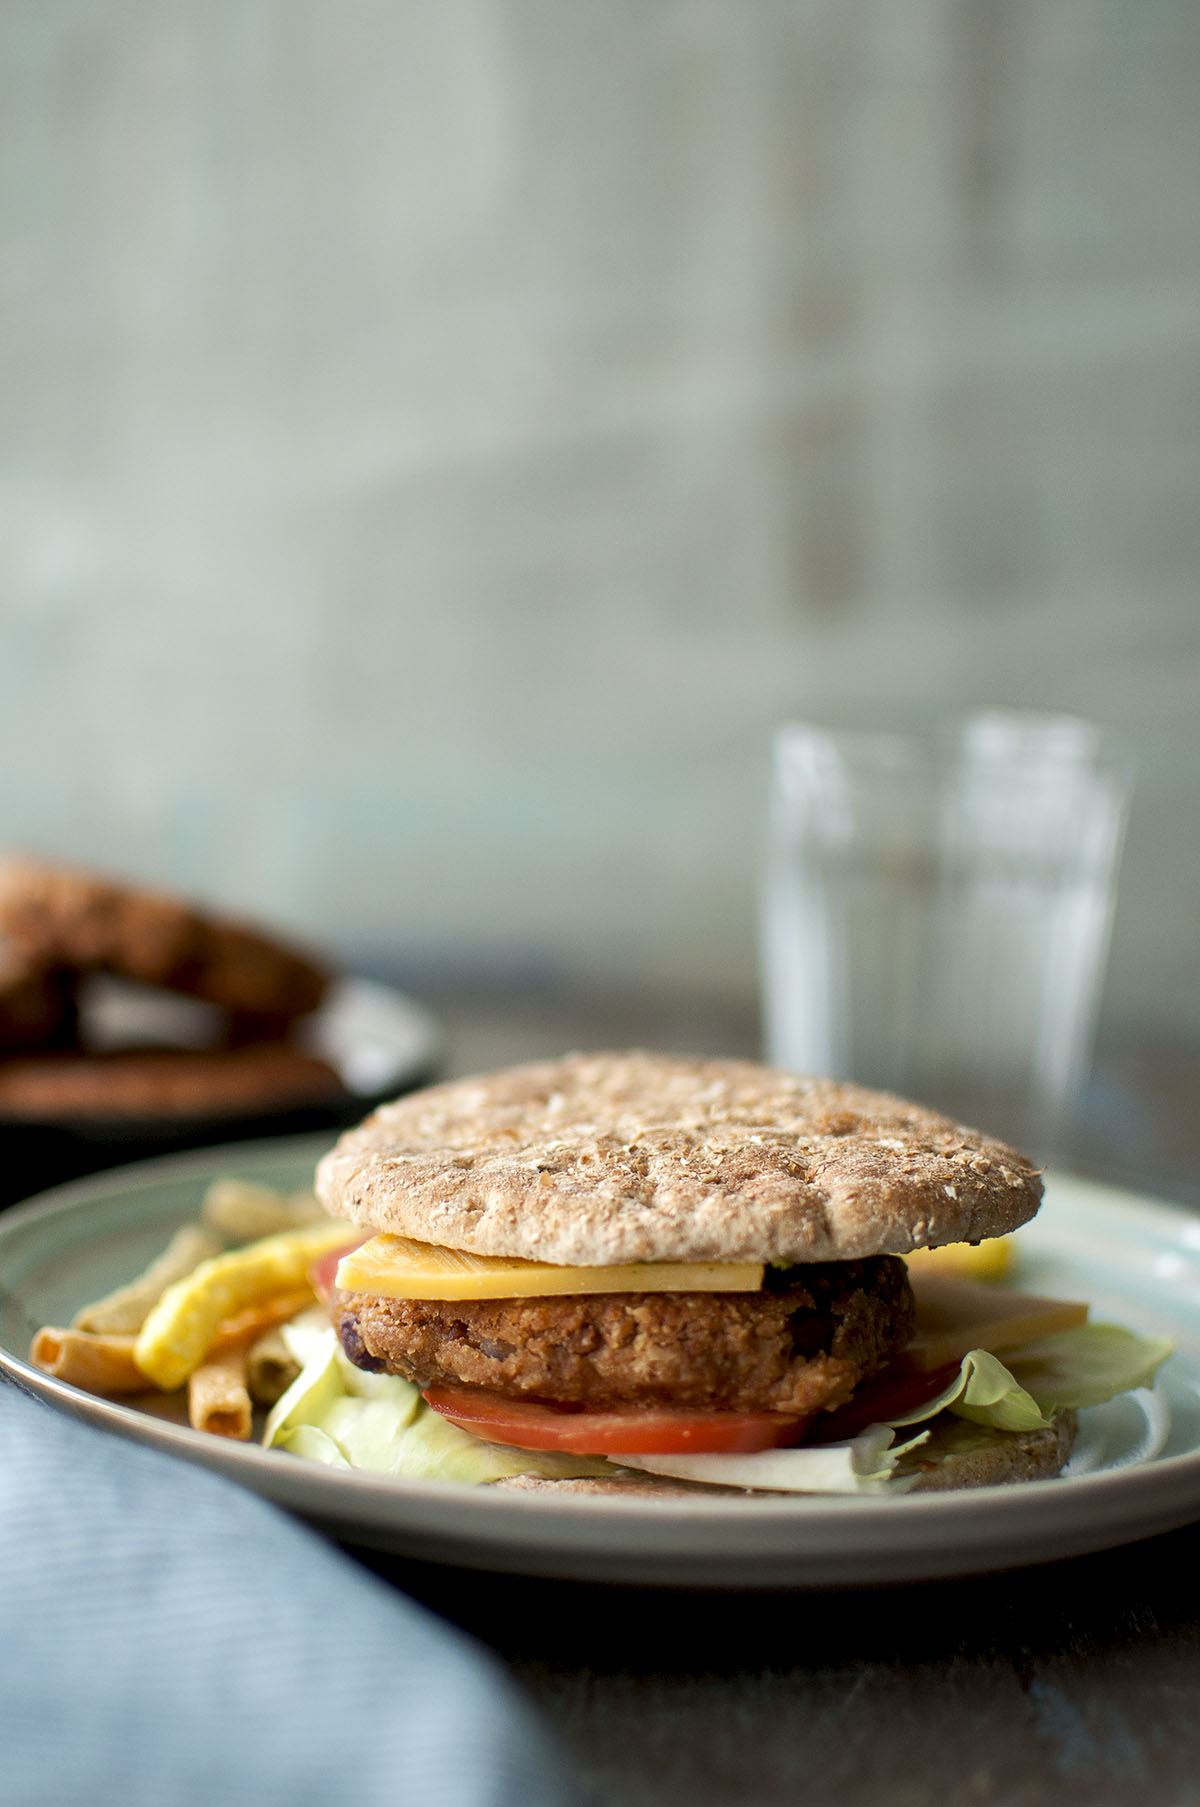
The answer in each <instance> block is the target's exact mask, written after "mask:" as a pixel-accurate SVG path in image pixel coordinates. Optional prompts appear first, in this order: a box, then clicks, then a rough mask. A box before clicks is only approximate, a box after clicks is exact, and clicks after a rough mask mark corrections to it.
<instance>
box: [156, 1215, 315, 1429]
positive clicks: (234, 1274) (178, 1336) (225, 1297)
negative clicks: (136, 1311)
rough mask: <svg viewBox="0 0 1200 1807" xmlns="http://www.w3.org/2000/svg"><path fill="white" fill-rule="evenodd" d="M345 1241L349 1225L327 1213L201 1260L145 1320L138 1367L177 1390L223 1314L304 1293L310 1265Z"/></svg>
mask: <svg viewBox="0 0 1200 1807" xmlns="http://www.w3.org/2000/svg"><path fill="white" fill-rule="evenodd" d="M346 1241H347V1231H346V1225H345V1224H344V1223H332V1222H330V1221H329V1220H328V1219H326V1220H325V1221H324V1222H322V1223H319V1224H311V1225H309V1226H307V1227H306V1228H304V1229H300V1230H290V1231H286V1232H284V1233H283V1234H282V1235H278V1236H268V1237H265V1238H264V1239H263V1240H262V1241H261V1242H252V1243H250V1244H249V1245H248V1246H247V1247H246V1248H244V1249H233V1250H231V1252H230V1253H229V1254H227V1255H217V1256H215V1257H214V1258H213V1259H212V1260H211V1261H202V1262H201V1264H200V1266H199V1267H198V1268H196V1269H195V1271H194V1272H193V1273H191V1274H189V1275H188V1277H187V1278H186V1279H184V1280H179V1281H177V1282H176V1283H175V1285H174V1286H169V1287H168V1288H167V1290H166V1292H165V1293H164V1294H163V1296H162V1298H161V1299H160V1300H159V1301H158V1303H157V1305H155V1307H154V1309H153V1310H152V1311H151V1313H150V1315H149V1317H148V1318H147V1319H146V1322H145V1323H144V1324H143V1326H142V1329H141V1333H140V1335H139V1336H138V1340H137V1345H136V1349H135V1360H136V1361H137V1364H138V1367H139V1368H140V1369H141V1370H142V1372H143V1374H145V1375H146V1377H147V1378H148V1379H149V1380H150V1381H152V1382H153V1384H154V1385H155V1386H157V1387H161V1388H162V1390H163V1391H164V1392H167V1393H169V1392H173V1391H174V1389H175V1388H176V1387H179V1386H182V1385H183V1382H184V1381H185V1380H186V1379H187V1377H188V1375H189V1374H190V1373H191V1372H192V1370H193V1368H197V1367H198V1366H199V1365H200V1363H201V1361H203V1359H204V1357H205V1356H206V1355H207V1353H208V1352H209V1349H210V1347H211V1345H212V1343H213V1340H214V1338H215V1337H216V1334H217V1332H218V1330H219V1329H220V1327H221V1324H222V1322H223V1320H224V1319H225V1318H228V1317H231V1316H232V1315H233V1313H234V1312H237V1311H241V1310H242V1309H243V1308H244V1307H245V1306H247V1305H256V1304H259V1303H260V1302H261V1301H262V1300H264V1299H269V1298H272V1297H274V1296H277V1295H278V1294H280V1293H284V1292H291V1291H299V1290H300V1289H301V1288H302V1287H304V1286H305V1285H306V1283H307V1279H308V1268H309V1264H310V1263H311V1262H312V1261H314V1260H315V1259H316V1258H317V1256H318V1255H322V1254H324V1253H325V1252H326V1250H328V1249H334V1248H338V1247H339V1246H341V1245H343V1244H345V1242H346Z"/></svg>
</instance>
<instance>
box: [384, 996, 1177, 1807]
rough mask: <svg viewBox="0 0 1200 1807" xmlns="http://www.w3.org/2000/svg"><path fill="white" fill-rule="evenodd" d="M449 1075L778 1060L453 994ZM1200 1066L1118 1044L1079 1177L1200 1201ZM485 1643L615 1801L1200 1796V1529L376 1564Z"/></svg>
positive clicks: (611, 1007) (654, 1011) (651, 1009)
mask: <svg viewBox="0 0 1200 1807" xmlns="http://www.w3.org/2000/svg"><path fill="white" fill-rule="evenodd" d="M434 1001H435V1003H437V1004H438V1005H439V1006H440V1008H441V1009H442V1013H443V1016H444V1018H445V1020H446V1021H447V1022H448V1024H449V1027H450V1033H451V1046H450V1066H451V1069H452V1070H453V1071H460V1072H461V1071H468V1070H477V1069H481V1068H483V1067H487V1066H491V1065H496V1064H501V1063H504V1062H507V1061H509V1060H515V1059H521V1058H525V1057H533V1056H536V1055H539V1054H543V1053H560V1052H562V1051H563V1050H564V1049H565V1048H567V1047H571V1046H590V1047H597V1046H603V1045H608V1046H614V1047H616V1046H628V1045H630V1044H633V1043H641V1044H642V1045H647V1046H649V1045H653V1046H658V1047H670V1048H676V1049H679V1050H685V1049H686V1050H688V1051H700V1052H709V1053H745V1054H754V1053H756V1052H757V1034H758V1031H757V1024H756V1022H755V1020H754V1017H753V1013H752V1012H751V1011H750V1010H749V1009H748V1008H747V1009H746V1010H745V1011H744V1012H736V1011H729V1010H728V1009H726V1008H723V1007H719V1006H715V1005H710V1006H705V1005H703V1004H702V1003H693V1004H690V1005H687V1006H681V1005H679V1004H678V1003H674V1004H670V1005H665V1006H661V1007H657V1006H655V1005H654V1002H653V1000H650V1001H647V1000H645V999H640V1000H628V999H625V1000H622V999H620V998H615V997H614V998H606V999H598V1000H597V999H593V1000H589V1001H588V1002H587V1003H586V1005H585V1004H581V1002H580V1001H579V1000H575V1001H570V1000H566V1001H564V1000H561V999H551V998H541V999H538V998H536V997H533V998H531V997H529V996H524V997H519V998H515V999H512V1000H509V1001H508V1002H506V1003H505V1004H503V1005H498V1004H496V1003H495V1002H494V1001H493V1002H490V1003H489V1002H487V1001H481V1000H478V999H477V1000H474V1001H471V1000H464V999H461V998H460V999H455V998H453V997H447V998H442V999H440V1000H434ZM1198 1079H1200V1060H1197V1059H1196V1058H1195V1056H1194V1055H1193V1054H1190V1053H1188V1052H1186V1051H1168V1052H1164V1051H1162V1050H1160V1049H1155V1048H1153V1047H1151V1048H1149V1049H1147V1048H1145V1047H1143V1046H1141V1045H1140V1044H1138V1043H1137V1042H1136V1041H1134V1040H1132V1039H1130V1040H1128V1041H1126V1042H1124V1043H1122V1044H1121V1045H1119V1046H1118V1047H1117V1048H1116V1049H1113V1050H1108V1051H1107V1052H1105V1053H1104V1054H1103V1055H1102V1059H1101V1061H1100V1063H1099V1066H1098V1070H1097V1083H1096V1086H1095V1087H1094V1096H1093V1098H1092V1099H1090V1100H1089V1111H1088V1113H1087V1115H1086V1117H1085V1125H1084V1129H1085V1138H1084V1144H1083V1146H1082V1147H1081V1148H1080V1150H1079V1159H1078V1160H1077V1161H1073V1162H1072V1164H1073V1165H1077V1166H1084V1167H1087V1168H1088V1169H1089V1170H1090V1171H1092V1172H1094V1173H1098V1174H1099V1175H1100V1176H1101V1177H1109V1178H1113V1179H1116V1180H1118V1181H1120V1182H1122V1183H1130V1182H1134V1181H1136V1182H1137V1183H1138V1184H1140V1186H1141V1189H1143V1190H1145V1191H1148V1192H1152V1193H1154V1192H1157V1193H1158V1194H1159V1195H1165V1196H1173V1197H1176V1198H1177V1199H1179V1200H1180V1201H1181V1202H1183V1203H1189V1202H1194V1203H1196V1204H1197V1205H1200V1191H1198V1190H1197V1187H1196V1182H1197V1177H1198V1176H1200V1158H1198V1157H1200V1141H1198V1138H1200V1113H1197V1112H1196V1111H1195V1109H1194V1101H1195V1099H1196V1098H1197V1096H1198V1095H1200V1087H1198V1086H1197V1080H1198ZM360 1560H364V1561H366V1562H367V1563H368V1565H369V1566H371V1567H372V1568H374V1569H375V1570H376V1572H377V1573H380V1574H382V1575H384V1576H386V1577H387V1578H388V1579H389V1580H390V1581H391V1582H393V1583H395V1584H396V1585H397V1586H400V1587H402V1588H404V1589H405V1590H406V1591H407V1592H409V1593H411V1594H413V1595H414V1596H416V1597H417V1598H419V1599H422V1600H424V1601H425V1602H426V1603H427V1604H429V1605H430V1606H432V1607H433V1608H434V1609H435V1610H436V1611H437V1612H439V1613H441V1614H443V1615H444V1616H445V1617H446V1618H448V1619H451V1620H453V1621H454V1622H455V1623H457V1624H459V1625H460V1626H462V1627H464V1628H465V1629H466V1630H468V1631H470V1632H471V1633H472V1634H474V1635H475V1636H476V1637H478V1638H479V1639H481V1640H482V1641H483V1642H484V1643H485V1644H487V1645H488V1646H490V1647H491V1649H492V1650H494V1651H495V1652H496V1653H497V1655H498V1656H499V1657H500V1658H501V1659H502V1660H503V1661H504V1662H505V1663H506V1664H507V1665H508V1666H509V1667H510V1668H511V1670H512V1671H513V1673H514V1674H515V1675H516V1677H517V1678H518V1680H519V1681H520V1683H521V1684H522V1686H523V1687H524V1688H525V1689H526V1691H527V1692H528V1694H529V1695H530V1696H531V1697H532V1699H533V1700H534V1701H535V1702H536V1703H537V1705H538V1706H539V1707H540V1709H541V1710H542V1712H543V1714H544V1715H545V1717H546V1718H547V1719H548V1721H549V1722H550V1724H551V1725H552V1726H553V1727H554V1728H555V1729H556V1730H557V1732H558V1734H559V1735H560V1737H561V1739H562V1740H563V1742H564V1743H565V1745H566V1747H567V1750H568V1752H569V1753H570V1755H571V1756H572V1758H573V1760H574V1762H575V1765H576V1768H577V1773H578V1775H579V1777H580V1780H581V1783H582V1785H583V1786H584V1788H585V1790H586V1793H587V1797H588V1798H589V1799H591V1800H593V1801H594V1802H596V1803H603V1804H605V1807H608V1804H609V1803H611V1804H612V1807H668V1804H670V1807H726V1804H733V1803H751V1804H754V1807H758V1804H761V1807H775V1804H776V1803H778V1804H779V1807H783V1804H784V1803H787V1804H788V1807H799V1804H800V1803H803V1807H868V1804H869V1807H877V1804H878V1803H884V1802H886V1803H887V1804H888V1807H926V1804H929V1807H933V1804H934V1803H937V1804H938V1807H942V1804H948V1807H959V1804H962V1807H1042V1803H1047V1804H1048V1803H1050V1802H1052V1801H1053V1802H1060V1801H1063V1800H1064V1799H1074V1800H1076V1801H1079V1802H1083V1803H1088V1804H1090V1807H1109V1804H1110V1803H1112V1804H1116V1803H1126V1802H1128V1803H1133V1802H1138V1803H1143V1804H1145V1807H1186V1804H1188V1803H1200V1526H1197V1527H1196V1528H1189V1529H1187V1530H1183V1531H1179V1532H1174V1533H1172V1534H1171V1535H1169V1536H1166V1537H1159V1538H1155V1539H1153V1540H1149V1541H1146V1542H1143V1543H1140V1544H1135V1545H1131V1546H1128V1547H1126V1548H1122V1549H1116V1550H1112V1551H1109V1552H1106V1553H1104V1554H1102V1555H1098V1556H1091V1557H1086V1558H1081V1559H1078V1560H1075V1561H1070V1562H1061V1563H1054V1564H1050V1565H1047V1566H1043V1567H1031V1568H1026V1569H1022V1570H1017V1571H1015V1572H1011V1573H1007V1574H1003V1575H996V1576H987V1577H984V1578H980V1579H972V1580H965V1581H953V1582H945V1583H938V1584H934V1585H930V1584H928V1583H926V1584H922V1585H920V1586H909V1587H896V1588H890V1589H876V1590H870V1591H866V1590H857V1591H850V1590H836V1591H830V1592H828V1593H817V1594H814V1593H811V1592H807V1593H800V1592H797V1593H789V1592H783V1591H780V1592H771V1593H723V1592H706V1591H702V1590H687V1591H674V1590H671V1591H658V1590H652V1589H646V1588H636V1589H635V1588H628V1589H626V1588H616V1587H604V1588H600V1587H585V1586H581V1585H573V1584H568V1583H552V1582H544V1581H528V1580H518V1579H511V1578H504V1577H498V1576H490V1575H486V1574H473V1573H469V1572H467V1571H464V1570H455V1569H449V1568H444V1569H443V1568H433V1567H428V1566H425V1565H420V1564H414V1563H407V1562H403V1561H399V1560H395V1559H392V1558H379V1559H374V1558H370V1557H360Z"/></svg>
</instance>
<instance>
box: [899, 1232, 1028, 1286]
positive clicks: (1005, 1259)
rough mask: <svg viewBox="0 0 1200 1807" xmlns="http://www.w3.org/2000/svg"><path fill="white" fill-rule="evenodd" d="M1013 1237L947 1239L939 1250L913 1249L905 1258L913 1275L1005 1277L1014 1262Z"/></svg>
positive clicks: (999, 1278) (968, 1277) (998, 1278)
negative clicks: (964, 1239)
mask: <svg viewBox="0 0 1200 1807" xmlns="http://www.w3.org/2000/svg"><path fill="white" fill-rule="evenodd" d="M1015 1242H1016V1238H1015V1237H1013V1236H991V1237H989V1238H988V1240H987V1241H986V1242H946V1243H943V1244H942V1246H941V1247H940V1248H936V1249H913V1250H912V1251H911V1252H910V1253H909V1254H907V1255H906V1256H905V1257H904V1262H905V1266H906V1267H907V1268H908V1273H909V1278H910V1279H911V1278H912V1277H913V1275H914V1273H931V1274H961V1275H962V1276H963V1277H964V1279H967V1280H1002V1279H1003V1278H1004V1276H1005V1274H1007V1273H1008V1272H1009V1270H1010V1269H1011V1267H1012V1265H1013V1255H1014V1245H1015Z"/></svg>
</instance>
